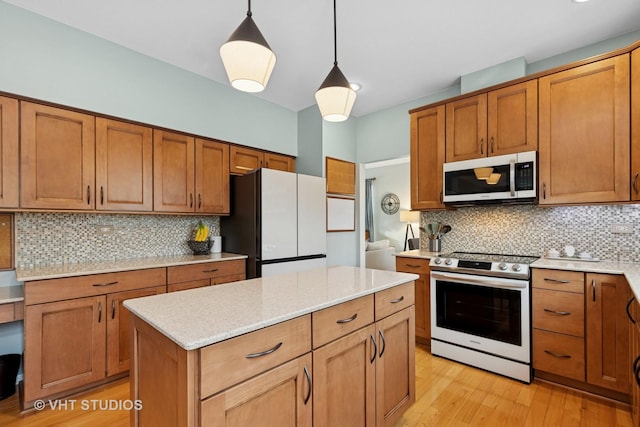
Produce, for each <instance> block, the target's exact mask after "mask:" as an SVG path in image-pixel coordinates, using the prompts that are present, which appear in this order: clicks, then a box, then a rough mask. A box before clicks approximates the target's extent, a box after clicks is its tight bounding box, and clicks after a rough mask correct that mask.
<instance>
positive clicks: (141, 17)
mask: <svg viewBox="0 0 640 427" xmlns="http://www.w3.org/2000/svg"><path fill="white" fill-rule="evenodd" d="M4 1H5V2H6V3H11V4H14V5H16V6H19V7H22V8H24V9H27V10H30V11H32V12H35V13H37V14H40V15H44V16H46V17H49V18H51V19H54V20H56V21H60V22H62V23H65V24H67V25H70V26H72V27H75V28H78V29H80V30H83V31H86V32H88V33H92V34H95V35H97V36H99V37H101V38H104V39H107V40H110V41H112V42H114V43H117V44H119V45H122V46H125V47H127V48H130V49H132V50H134V51H137V52H140V53H143V54H145V55H148V56H151V57H154V58H157V59H159V60H162V61H165V62H168V63H170V64H173V65H176V66H178V67H180V68H183V69H185V70H189V71H192V72H194V73H196V74H199V75H202V76H205V77H207V78H210V79H212V80H215V81H217V82H221V83H223V84H226V85H229V83H228V81H227V78H226V73H225V71H224V68H223V66H222V62H221V60H220V55H219V53H218V51H219V48H220V46H221V45H222V44H223V43H224V42H225V41H226V39H227V38H228V37H229V35H231V33H232V32H233V30H235V28H236V27H237V26H238V25H239V24H240V22H241V21H242V20H243V19H244V17H245V15H246V11H247V3H246V2H244V1H243V0H207V1H205V0H109V1H104V0H47V1H43V0H4ZM252 12H253V18H254V21H255V22H256V24H257V25H258V28H260V30H261V32H262V34H263V35H264V37H265V38H266V40H267V41H268V43H269V45H270V46H271V48H272V50H273V51H274V52H275V54H276V57H277V62H276V66H275V69H274V71H273V74H272V75H271V79H270V81H269V84H268V86H267V89H266V90H265V91H264V92H261V93H259V94H255V96H258V97H260V98H263V99H266V100H268V101H271V102H273V103H275V104H279V105H281V106H283V107H286V108H288V109H291V110H293V111H299V110H302V109H304V108H306V107H308V106H310V105H313V104H314V103H315V98H314V93H315V91H316V89H317V88H318V87H319V86H320V84H321V83H322V81H323V80H324V78H325V77H326V75H327V74H328V73H329V70H330V69H331V66H332V65H333V2H331V0H258V1H253V2H252ZM337 20H338V63H339V65H340V68H341V70H342V71H343V72H344V74H345V75H346V77H347V78H348V79H349V80H350V81H351V82H357V83H360V84H361V85H362V89H361V90H360V92H359V93H358V98H357V99H356V103H355V106H354V108H353V112H352V114H353V115H355V116H361V115H364V114H368V113H371V112H375V111H378V110H382V109H385V108H388V107H391V106H394V105H398V104H401V103H404V102H407V101H410V100H413V99H416V98H421V97H424V96H427V95H430V94H433V93H436V92H438V91H440V90H442V89H444V88H447V87H449V86H451V85H453V84H455V83H456V82H457V80H458V78H459V77H460V76H461V75H465V74H468V73H471V72H474V71H478V70H481V69H484V68H487V67H490V66H492V65H496V64H499V63H502V62H505V61H509V60H511V59H514V58H519V57H525V59H526V60H527V62H529V63H532V62H535V61H538V60H541V59H545V58H548V57H551V56H554V55H557V54H560V53H563V52H567V51H570V50H573V49H576V48H579V47H583V46H586V45H589V44H592V43H595V42H598V41H601V40H604V39H607V38H611V37H614V36H617V35H621V34H624V33H628V32H631V31H635V30H638V29H640V1H638V0H591V1H589V2H587V3H580V4H578V3H573V2H572V1H571V0H485V1H474V0H440V1H429V0H395V1H389V0H338V1H337Z"/></svg>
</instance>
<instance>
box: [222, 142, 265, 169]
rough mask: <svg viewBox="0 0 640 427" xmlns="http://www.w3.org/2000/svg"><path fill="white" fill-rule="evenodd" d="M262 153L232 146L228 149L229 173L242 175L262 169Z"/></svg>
mask: <svg viewBox="0 0 640 427" xmlns="http://www.w3.org/2000/svg"><path fill="white" fill-rule="evenodd" d="M263 157H264V156H263V152H262V151H260V150H252V149H251V148H245V147H238V146H236V145H232V146H231V148H230V149H229V172H230V173H232V174H236V175H244V174H246V173H248V172H251V171H252V170H256V169H260V168H261V167H262V162H263V160H264V158H263Z"/></svg>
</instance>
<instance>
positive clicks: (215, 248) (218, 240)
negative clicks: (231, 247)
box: [211, 236, 222, 253]
mask: <svg viewBox="0 0 640 427" xmlns="http://www.w3.org/2000/svg"><path fill="white" fill-rule="evenodd" d="M211 240H212V241H213V245H211V253H218V252H222V236H211Z"/></svg>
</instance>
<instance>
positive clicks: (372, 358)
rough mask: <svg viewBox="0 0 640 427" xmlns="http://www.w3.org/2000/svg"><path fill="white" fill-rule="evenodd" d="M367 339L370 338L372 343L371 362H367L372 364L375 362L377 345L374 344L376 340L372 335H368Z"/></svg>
mask: <svg viewBox="0 0 640 427" xmlns="http://www.w3.org/2000/svg"><path fill="white" fill-rule="evenodd" d="M369 338H371V342H372V343H373V356H372V357H371V360H369V362H371V363H373V362H375V361H376V355H377V354H378V344H376V339H375V338H374V336H373V334H369Z"/></svg>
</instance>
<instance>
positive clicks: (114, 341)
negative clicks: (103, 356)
mask: <svg viewBox="0 0 640 427" xmlns="http://www.w3.org/2000/svg"><path fill="white" fill-rule="evenodd" d="M165 292H166V287H165V286H156V287H154V288H147V289H138V290H135V291H127V292H117V293H115V294H108V295H107V310H106V318H107V376H111V375H116V374H119V373H121V372H126V371H128V370H129V341H130V337H131V333H130V328H131V326H130V325H129V319H130V314H129V310H127V309H126V308H124V307H123V306H122V302H123V301H125V300H128V299H131V298H140V297H146V296H149V295H157V294H162V293H165Z"/></svg>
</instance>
